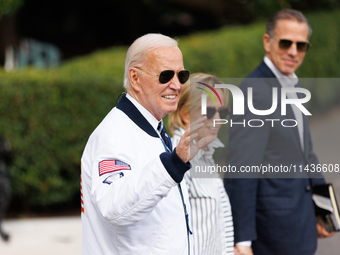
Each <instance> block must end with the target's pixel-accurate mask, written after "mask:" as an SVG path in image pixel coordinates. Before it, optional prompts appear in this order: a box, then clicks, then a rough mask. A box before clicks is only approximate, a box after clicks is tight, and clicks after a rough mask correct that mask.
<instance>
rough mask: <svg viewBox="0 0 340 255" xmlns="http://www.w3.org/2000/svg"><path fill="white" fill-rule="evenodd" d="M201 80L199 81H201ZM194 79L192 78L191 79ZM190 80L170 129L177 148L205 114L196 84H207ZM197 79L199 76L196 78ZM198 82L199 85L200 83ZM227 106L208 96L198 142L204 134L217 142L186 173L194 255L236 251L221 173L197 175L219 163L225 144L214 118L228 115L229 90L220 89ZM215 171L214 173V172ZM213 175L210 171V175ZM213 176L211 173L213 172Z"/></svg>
mask: <svg viewBox="0 0 340 255" xmlns="http://www.w3.org/2000/svg"><path fill="white" fill-rule="evenodd" d="M190 78H197V81H199V82H202V83H204V84H207V85H210V86H214V84H218V83H221V81H219V80H218V79H217V78H216V77H215V76H212V75H209V74H203V73H196V74H193V75H191V76H190ZM198 79H199V80H198ZM190 80H192V79H190ZM190 80H188V81H187V82H186V83H185V84H184V88H183V91H182V95H181V97H180V99H179V102H178V108H177V110H176V111H175V112H174V113H171V114H170V115H169V129H170V133H171V134H173V138H172V144H173V146H174V147H175V146H176V145H177V143H178V142H179V140H180V137H181V136H182V134H183V133H184V131H185V130H186V129H187V128H188V127H189V125H190V121H191V122H194V121H195V120H197V119H198V118H200V117H202V115H201V96H202V94H203V93H205V92H204V91H203V90H201V89H197V88H196V87H197V86H199V87H204V86H202V85H200V83H196V82H195V84H194V86H193V89H192V90H191V91H190ZM195 81H196V79H195ZM196 85H197V86H196ZM216 91H217V92H218V94H219V96H220V98H221V100H222V102H223V105H224V106H222V107H216V105H215V103H214V101H213V99H212V98H210V97H209V96H208V97H207V118H208V119H207V120H206V122H205V123H204V126H203V127H202V128H201V129H200V130H199V131H198V132H197V133H198V137H197V138H195V139H196V140H197V141H199V140H200V138H201V137H205V136H211V137H213V141H212V142H211V143H210V144H208V145H207V146H206V147H204V148H203V149H202V150H201V153H198V154H197V155H196V156H195V158H194V159H192V160H191V161H190V162H191V164H192V169H191V170H190V171H188V172H187V173H186V174H185V180H186V182H187V188H188V193H189V199H190V205H191V216H192V217H191V228H192V232H193V238H194V244H193V245H194V247H193V249H194V254H197V255H221V254H228V255H230V254H233V253H234V230H233V220H232V215H231V207H230V202H229V198H228V195H227V193H226V191H225V189H224V186H223V181H222V180H221V179H220V178H219V175H218V174H217V173H214V174H216V175H215V176H214V177H215V178H194V176H193V175H194V170H193V169H195V166H200V167H204V166H212V165H215V162H214V159H213V153H214V151H215V148H219V147H224V145H223V144H222V142H221V141H220V140H219V139H218V138H217V135H218V131H219V129H220V127H221V126H220V125H215V127H214V123H213V119H225V118H226V116H227V114H228V108H227V107H226V106H227V102H228V94H227V90H222V89H216ZM214 174H212V176H213V175H214ZM209 175H210V174H209ZM210 176H211V175H210Z"/></svg>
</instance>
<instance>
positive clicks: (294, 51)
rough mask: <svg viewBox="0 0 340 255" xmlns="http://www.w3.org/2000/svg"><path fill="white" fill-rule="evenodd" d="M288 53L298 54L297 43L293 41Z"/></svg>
mask: <svg viewBox="0 0 340 255" xmlns="http://www.w3.org/2000/svg"><path fill="white" fill-rule="evenodd" d="M287 53H288V54H289V55H292V56H296V55H297V54H298V50H297V45H296V43H292V45H291V46H290V47H289V49H288V50H287Z"/></svg>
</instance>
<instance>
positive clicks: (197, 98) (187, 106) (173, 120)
mask: <svg viewBox="0 0 340 255" xmlns="http://www.w3.org/2000/svg"><path fill="white" fill-rule="evenodd" d="M192 78H195V79H197V81H199V82H202V83H205V84H208V85H210V86H212V87H214V85H215V84H222V82H221V81H220V80H219V79H217V77H216V76H214V75H211V74H206V73H194V74H192V75H190V79H189V80H188V81H187V82H186V83H185V84H184V86H183V90H182V94H181V97H180V98H179V101H178V106H177V110H176V111H175V112H173V113H170V114H169V117H168V124H169V131H170V134H171V135H173V134H174V130H175V128H176V127H178V128H183V129H186V126H185V123H184V122H183V120H182V118H181V115H185V114H188V113H190V110H191V111H194V110H196V109H198V108H200V107H201V95H202V94H203V93H204V91H203V90H201V89H196V88H193V89H191V90H190V80H191V79H192ZM197 85H198V86H199V84H197ZM223 94H224V102H223V104H225V106H227V105H228V90H226V89H224V90H223Z"/></svg>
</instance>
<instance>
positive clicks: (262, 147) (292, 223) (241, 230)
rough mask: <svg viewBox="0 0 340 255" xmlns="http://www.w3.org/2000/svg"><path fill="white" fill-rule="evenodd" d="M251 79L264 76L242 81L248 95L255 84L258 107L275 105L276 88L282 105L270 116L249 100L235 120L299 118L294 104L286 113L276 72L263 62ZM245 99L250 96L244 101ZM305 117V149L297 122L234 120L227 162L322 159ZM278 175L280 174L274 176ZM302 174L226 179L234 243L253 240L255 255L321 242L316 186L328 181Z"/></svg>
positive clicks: (293, 252)
mask: <svg viewBox="0 0 340 255" xmlns="http://www.w3.org/2000/svg"><path fill="white" fill-rule="evenodd" d="M248 78H273V79H264V80H262V81H261V82H257V83H253V82H249V80H246V81H245V82H243V83H242V84H241V86H240V88H241V89H242V91H243V93H244V95H245V98H247V96H246V95H247V88H248V87H253V105H254V108H255V109H258V110H266V109H270V108H271V105H272V88H273V87H277V88H278V91H279V97H278V98H279V100H278V107H277V110H276V111H275V112H274V113H272V114H271V115H269V116H257V115H254V114H252V113H251V112H250V111H249V110H248V107H247V105H246V104H245V115H244V116H243V115H238V116H236V115H233V116H231V119H232V120H233V121H234V122H241V121H243V119H245V120H246V123H247V122H248V120H249V119H262V120H263V121H265V119H280V122H281V120H283V119H295V116H294V113H293V111H292V108H291V106H290V105H288V106H287V116H281V100H280V97H281V93H280V92H281V85H280V84H279V82H278V81H277V79H276V78H275V76H274V74H273V73H272V71H271V70H270V69H269V68H268V67H267V65H266V64H265V63H264V62H262V63H261V64H260V65H259V66H258V67H257V68H256V69H255V70H254V71H253V72H252V73H251V74H250V75H249V76H248ZM245 101H246V100H245ZM303 116H304V151H302V149H301V145H300V139H299V134H298V130H297V127H289V128H285V127H283V126H282V125H281V123H280V122H279V121H276V122H275V125H274V127H271V123H268V122H267V123H266V124H265V125H264V126H263V127H261V128H250V127H249V126H246V127H243V126H242V125H233V127H231V128H230V135H229V137H230V138H229V139H230V140H229V153H228V158H227V164H230V165H232V166H236V167H237V168H238V169H239V168H240V166H246V165H248V166H260V165H261V164H262V165H269V164H270V165H272V166H274V165H277V166H280V165H283V166H290V165H291V164H293V165H296V166H297V167H298V166H300V165H302V167H305V166H306V165H307V164H317V163H318V160H317V158H316V156H315V154H314V152H313V150H312V144H311V138H310V133H309V125H308V118H307V117H306V116H305V115H303ZM274 176H275V175H274ZM300 177H302V178H290V179H287V178H286V179H282V178H280V179H279V178H255V179H254V178H252V179H225V187H226V190H227V192H228V195H229V197H230V201H231V206H232V213H233V219H234V231H235V243H236V242H240V241H247V240H252V248H253V252H254V254H255V255H281V254H282V255H311V254H314V253H315V250H316V245H317V232H316V219H315V215H314V208H313V202H312V197H311V195H312V193H311V186H312V185H313V183H318V184H321V183H324V180H323V179H322V178H321V179H311V178H309V176H308V173H307V172H303V173H301V174H300Z"/></svg>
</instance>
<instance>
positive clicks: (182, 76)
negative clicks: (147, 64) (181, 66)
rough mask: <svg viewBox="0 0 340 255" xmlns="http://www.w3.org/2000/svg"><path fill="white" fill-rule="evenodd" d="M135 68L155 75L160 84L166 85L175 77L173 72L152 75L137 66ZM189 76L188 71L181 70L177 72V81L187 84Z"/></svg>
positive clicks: (167, 71)
mask: <svg viewBox="0 0 340 255" xmlns="http://www.w3.org/2000/svg"><path fill="white" fill-rule="evenodd" d="M135 68H137V69H139V70H142V71H144V72H147V73H149V74H153V75H156V76H158V77H159V82H160V83H161V84H165V83H168V82H169V81H171V79H172V78H173V77H174V75H175V71H174V70H165V71H162V72H161V73H160V74H155V73H152V72H149V71H146V70H144V69H143V68H141V67H138V66H135ZM189 76H190V72H189V71H188V70H182V71H179V72H178V73H177V77H178V80H179V82H180V83H182V84H184V83H186V82H187V80H188V79H189Z"/></svg>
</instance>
